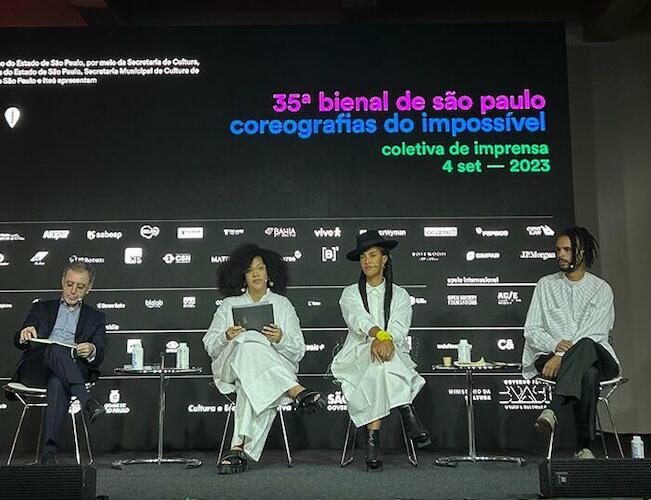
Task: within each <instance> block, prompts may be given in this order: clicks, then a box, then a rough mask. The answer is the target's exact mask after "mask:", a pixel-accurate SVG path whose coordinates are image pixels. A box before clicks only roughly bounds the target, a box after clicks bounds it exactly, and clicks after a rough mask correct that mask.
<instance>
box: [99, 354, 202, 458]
mask: <svg viewBox="0 0 651 500" xmlns="http://www.w3.org/2000/svg"><path fill="white" fill-rule="evenodd" d="M115 373H116V374H117V375H133V376H135V375H159V377H160V378H159V380H160V382H159V392H158V457H156V458H135V459H131V460H115V461H114V462H113V463H111V467H113V468H114V469H122V467H123V466H124V465H138V464H158V465H161V464H185V465H186V467H187V468H188V469H194V468H196V467H200V466H201V460H198V459H196V458H163V424H164V420H165V386H166V385H167V382H168V380H169V378H170V376H172V375H191V374H196V373H201V368H166V367H165V364H164V358H163V356H162V355H161V365H160V368H158V367H156V368H153V369H143V370H134V369H132V368H116V369H115Z"/></svg>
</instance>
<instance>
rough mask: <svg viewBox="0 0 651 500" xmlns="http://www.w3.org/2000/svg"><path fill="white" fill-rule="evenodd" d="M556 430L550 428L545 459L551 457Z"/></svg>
mask: <svg viewBox="0 0 651 500" xmlns="http://www.w3.org/2000/svg"><path fill="white" fill-rule="evenodd" d="M556 425H558V424H556ZM555 432H556V430H555V429H554V430H552V433H551V434H550V436H549V449H548V450H547V460H551V459H552V450H553V449H554V434H555Z"/></svg>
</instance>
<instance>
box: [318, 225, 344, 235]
mask: <svg viewBox="0 0 651 500" xmlns="http://www.w3.org/2000/svg"><path fill="white" fill-rule="evenodd" d="M342 234H343V233H342V231H341V228H340V227H339V226H337V227H335V228H334V229H326V228H323V227H320V228H319V229H315V230H314V236H316V237H317V238H341V235H342Z"/></svg>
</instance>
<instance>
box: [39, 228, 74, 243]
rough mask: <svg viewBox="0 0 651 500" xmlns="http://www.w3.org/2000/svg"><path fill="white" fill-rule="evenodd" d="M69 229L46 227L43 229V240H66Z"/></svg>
mask: <svg viewBox="0 0 651 500" xmlns="http://www.w3.org/2000/svg"><path fill="white" fill-rule="evenodd" d="M68 236H70V229H46V230H45V231H43V239H44V240H67V239H68Z"/></svg>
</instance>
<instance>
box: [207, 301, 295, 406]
mask: <svg viewBox="0 0 651 500" xmlns="http://www.w3.org/2000/svg"><path fill="white" fill-rule="evenodd" d="M260 302H268V303H270V304H271V305H272V306H273V310H274V323H275V324H277V325H278V326H279V327H280V328H281V330H282V332H283V336H282V338H281V339H280V342H278V343H274V342H270V345H271V347H272V348H273V349H274V350H275V351H276V352H277V353H278V354H280V355H281V356H282V357H283V358H285V359H286V360H287V361H289V363H290V365H291V366H292V368H293V371H294V373H297V372H298V363H299V361H300V360H301V359H303V356H305V340H304V338H303V332H302V331H301V325H300V322H299V320H298V316H297V315H296V310H295V309H294V306H293V305H292V303H291V302H290V301H289V299H288V298H287V297H284V296H283V295H279V294H277V293H274V292H272V291H271V290H267V292H266V293H265V294H264V296H263V297H262V299H260ZM253 303H254V301H253V299H252V298H251V297H250V296H249V294H248V293H243V294H242V295H238V296H236V297H227V298H225V299H224V301H223V302H222V304H221V305H220V306H219V307H218V308H217V310H216V311H215V315H214V316H213V320H212V323H211V324H210V327H209V328H208V331H207V332H206V334H205V335H204V337H203V345H204V348H205V349H206V352H207V353H208V355H209V356H210V357H211V359H212V372H213V376H214V379H215V385H216V386H217V388H219V390H220V391H221V392H222V393H223V394H229V393H230V392H233V391H234V390H235V387H234V386H233V385H232V384H228V383H225V382H224V381H222V380H221V379H220V377H219V374H220V373H221V372H222V370H221V369H222V367H223V364H224V363H225V362H227V361H228V355H229V352H230V350H229V349H227V347H228V345H229V344H230V343H231V342H235V341H236V340H237V338H238V337H235V339H233V340H231V341H228V340H226V335H225V333H226V330H228V328H229V327H231V326H233V325H234V323H233V306H236V305H237V306H239V305H247V304H253ZM249 334H250V335H260V336H261V335H262V334H260V333H257V332H245V333H243V334H240V335H249Z"/></svg>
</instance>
